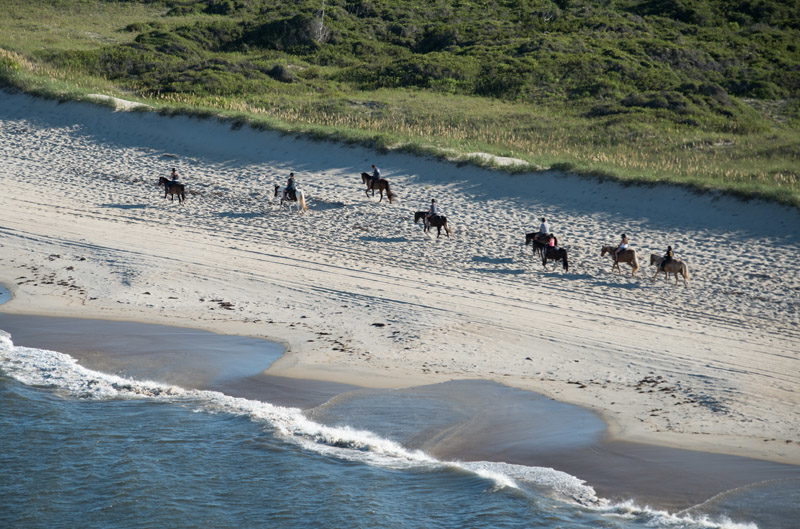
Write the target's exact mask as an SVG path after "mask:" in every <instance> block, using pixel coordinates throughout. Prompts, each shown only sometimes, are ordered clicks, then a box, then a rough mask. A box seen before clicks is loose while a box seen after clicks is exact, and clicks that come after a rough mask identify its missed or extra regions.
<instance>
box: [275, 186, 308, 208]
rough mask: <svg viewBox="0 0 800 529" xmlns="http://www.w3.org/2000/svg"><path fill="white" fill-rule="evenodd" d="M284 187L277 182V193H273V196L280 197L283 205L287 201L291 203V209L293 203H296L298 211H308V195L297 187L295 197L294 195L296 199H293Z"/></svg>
mask: <svg viewBox="0 0 800 529" xmlns="http://www.w3.org/2000/svg"><path fill="white" fill-rule="evenodd" d="M284 189H285V188H284V187H282V186H280V185H278V184H275V194H274V195H273V198H278V197H280V199H281V202H280V204H281V206H283V204H284V202H285V203H287V204H288V205H289V209H292V203H294V204H295V206H296V207H297V211H298V212H299V211H306V210H307V209H308V205H307V204H306V195H305V193H303V192H302V191H301V190H300V189H299V188H295V190H294V194H295V197H294V199H292V197H290V196H287V194H286V193H285V192H284Z"/></svg>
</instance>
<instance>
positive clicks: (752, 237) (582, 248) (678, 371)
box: [0, 93, 800, 464]
mask: <svg viewBox="0 0 800 529" xmlns="http://www.w3.org/2000/svg"><path fill="white" fill-rule="evenodd" d="M0 131H1V132H2V133H1V134H0V156H2V160H3V162H2V164H0V183H1V184H2V191H3V192H2V194H0V282H2V283H3V284H5V285H7V286H8V287H9V288H10V289H11V290H12V293H13V296H14V297H13V300H11V301H10V302H9V303H7V304H5V305H4V306H3V311H4V312H8V313H16V314H35V315H49V316H69V317H79V318H100V319H107V320H120V321H137V322H145V323H158V324H174V325H180V326H185V327H191V328H197V329H204V330H211V331H215V332H220V333H226V334H237V335H243V336H252V337H261V338H268V339H271V340H275V341H279V342H281V343H283V344H285V346H286V347H287V352H286V354H284V356H282V357H281V358H280V360H278V361H276V362H275V363H273V364H272V365H271V366H270V367H269V369H268V370H267V374H270V375H274V376H280V377H293V378H299V379H317V380H322V381H328V382H339V383H345V384H355V385H358V386H363V387H372V388H400V387H409V386H420V385H425V384H434V383H439V382H444V381H448V380H461V379H483V380H491V381H496V382H501V383H502V384H505V385H509V386H512V387H516V388H521V389H527V390H533V391H536V392H539V393H542V394H544V395H547V396H549V397H551V398H553V399H556V400H558V401H562V402H566V403H571V404H577V405H580V406H584V407H587V408H590V409H592V410H594V411H595V412H597V413H598V414H600V416H602V417H603V419H604V420H605V421H606V422H607V423H608V425H609V428H610V430H609V431H610V436H611V439H610V440H611V441H615V442H636V443H648V444H654V445H660V446H669V447H674V448H682V449H692V450H704V451H711V452H717V453H720V454H728V455H734V456H746V457H752V458H760V459H766V460H770V461H775V462H782V463H791V464H800V432H798V429H799V428H800V426H799V425H800V420H798V419H800V412H798V410H799V409H800V407H799V406H798V404H800V397H799V396H798V395H799V394H800V393H798V389H800V384H799V382H800V374H799V373H800V369H798V366H799V363H798V359H799V358H800V328H798V319H799V318H798V305H799V304H800V275H799V274H798V273H797V269H796V262H797V259H798V257H800V236H799V235H798V228H800V212H797V211H795V210H790V209H787V208H784V207H781V206H776V205H771V204H765V203H760V202H756V201H751V202H743V201H739V200H736V199H732V198H727V197H722V196H716V195H714V194H705V195H697V194H692V193H689V192H687V191H684V190H681V189H678V188H673V187H623V186H619V185H616V184H612V183H608V182H597V181H590V180H585V179H579V178H576V177H571V176H568V175H563V174H557V173H539V174H534V175H518V176H509V175H505V174H502V173H498V172H493V171H488V170H483V169H479V168H474V167H469V166H458V165H457V164H452V163H446V162H441V161H435V160H431V159H423V158H416V157H413V156H410V155H406V154H399V153H387V154H378V153H374V152H370V151H368V150H365V149H362V148H358V147H351V146H342V145H335V144H330V143H324V142H312V141H308V140H303V139H297V138H293V137H290V136H284V135H279V134H275V133H266V132H258V131H253V130H249V129H246V128H242V129H236V130H232V129H231V127H230V126H229V125H227V124H225V123H221V122H218V121H216V120H196V119H191V118H167V117H162V116H158V115H156V114H152V113H143V112H122V111H120V112H113V111H111V110H110V109H108V108H105V107H95V106H92V105H88V104H75V103H63V104H59V103H58V102H55V101H43V100H37V99H33V98H30V97H27V96H21V95H10V94H6V93H4V94H2V96H0ZM372 163H375V164H376V165H378V166H379V167H380V168H381V170H382V172H383V174H384V176H385V177H386V178H388V179H389V181H390V182H391V185H392V190H393V191H394V192H395V193H396V194H397V200H396V201H395V203H394V204H391V205H390V204H387V203H386V202H385V201H384V202H383V203H379V202H378V200H377V198H375V199H372V198H369V197H366V196H365V193H364V189H363V184H362V183H361V180H360V178H359V177H358V175H359V174H360V172H361V171H366V170H368V168H369V166H370V164H372ZM172 167H176V168H177V169H178V171H179V172H180V173H181V175H182V181H183V182H184V183H185V185H186V187H187V195H188V196H187V200H186V202H185V203H184V204H178V202H177V201H170V200H169V199H167V200H165V199H164V198H162V197H163V191H161V190H160V189H159V188H158V187H156V185H155V184H156V181H157V179H158V177H159V176H167V175H168V173H169V170H170V168H172ZM290 171H294V172H295V173H296V175H297V179H298V185H299V187H300V188H301V189H302V190H303V191H304V192H305V194H306V196H307V197H308V198H309V204H310V209H309V211H307V212H306V213H303V214H299V213H297V212H294V211H291V212H290V211H287V210H286V209H282V208H280V207H279V206H278V205H277V204H276V203H275V201H274V199H273V197H272V186H273V185H274V184H276V183H283V182H285V179H286V177H287V176H288V173H289V172H290ZM431 198H436V199H437V201H438V202H439V203H440V205H441V209H442V211H443V213H444V214H445V215H447V217H448V219H450V220H451V221H452V224H453V226H454V232H455V233H454V236H453V237H452V238H450V239H448V238H445V237H444V236H442V238H440V239H436V238H435V235H434V236H433V237H430V236H428V235H426V234H424V233H422V230H421V227H420V226H417V225H415V224H414V223H413V218H412V215H413V212H414V211H416V210H421V209H424V208H425V206H426V204H427V203H428V202H429V201H430V199H431ZM541 216H546V217H547V218H548V220H549V222H550V224H551V226H552V228H553V231H554V232H555V233H556V234H557V235H558V237H559V241H560V243H561V244H562V245H563V246H564V247H565V248H567V249H568V252H569V255H570V270H569V272H563V271H562V270H561V268H560V267H559V268H554V266H553V265H551V266H550V268H549V269H548V270H543V268H542V265H541V262H536V260H534V259H532V257H531V253H530V249H529V248H525V247H524V246H523V244H522V243H523V241H524V234H525V233H526V232H529V231H533V230H534V228H535V227H536V226H537V225H538V218H539V217H541ZM622 232H625V233H627V234H628V235H629V236H630V237H631V239H632V243H633V246H634V247H635V248H636V249H637V251H638V252H639V254H640V255H641V256H643V268H642V270H641V271H640V272H639V274H638V275H637V276H636V277H631V276H630V274H629V269H628V268H627V267H624V268H623V271H624V272H625V273H624V274H623V275H620V274H616V273H612V271H611V262H610V261H609V260H608V259H607V258H605V259H604V258H601V257H600V247H601V246H602V245H604V244H614V243H615V242H616V241H617V240H618V238H619V234H620V233H622ZM668 244H671V245H672V246H673V247H674V248H675V251H676V254H677V256H678V257H679V258H680V259H683V260H685V261H686V262H687V263H688V266H689V270H690V273H691V280H690V283H689V287H688V288H685V287H683V286H682V285H678V286H676V285H675V284H674V282H673V281H664V280H663V279H660V280H659V281H657V282H655V283H654V282H653V281H651V277H652V275H653V272H654V269H653V268H652V267H648V266H647V263H648V257H649V255H650V253H659V254H660V253H663V251H664V249H665V248H666V246H667V245H668Z"/></svg>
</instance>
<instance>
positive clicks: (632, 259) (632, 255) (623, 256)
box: [600, 246, 639, 276]
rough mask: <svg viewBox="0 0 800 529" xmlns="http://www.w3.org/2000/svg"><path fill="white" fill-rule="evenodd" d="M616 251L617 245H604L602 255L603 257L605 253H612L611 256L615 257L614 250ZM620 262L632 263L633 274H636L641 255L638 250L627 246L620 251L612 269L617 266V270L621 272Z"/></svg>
mask: <svg viewBox="0 0 800 529" xmlns="http://www.w3.org/2000/svg"><path fill="white" fill-rule="evenodd" d="M616 251H617V247H616V246H603V249H602V250H601V251H600V257H603V256H604V255H605V254H610V255H611V258H612V259H614V252H616ZM620 263H628V264H629V265H631V268H632V270H631V275H632V276H633V275H635V274H636V271H637V270H639V257H638V256H637V255H636V250H632V249H630V248H627V249H625V250H622V251H621V252H619V255H618V256H617V258H616V259H614V266H612V267H611V270H612V271H613V270H614V269H615V268H616V269H617V272H619V273H620V274H621V273H622V270H621V269H620V267H619V264H620Z"/></svg>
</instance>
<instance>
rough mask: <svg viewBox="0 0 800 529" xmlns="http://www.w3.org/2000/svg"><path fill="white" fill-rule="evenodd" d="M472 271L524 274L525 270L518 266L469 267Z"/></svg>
mask: <svg viewBox="0 0 800 529" xmlns="http://www.w3.org/2000/svg"><path fill="white" fill-rule="evenodd" d="M470 270H471V271H473V272H481V273H483V274H505V275H521V274H524V273H525V272H526V271H525V270H522V269H520V268H514V269H512V270H507V269H502V268H470Z"/></svg>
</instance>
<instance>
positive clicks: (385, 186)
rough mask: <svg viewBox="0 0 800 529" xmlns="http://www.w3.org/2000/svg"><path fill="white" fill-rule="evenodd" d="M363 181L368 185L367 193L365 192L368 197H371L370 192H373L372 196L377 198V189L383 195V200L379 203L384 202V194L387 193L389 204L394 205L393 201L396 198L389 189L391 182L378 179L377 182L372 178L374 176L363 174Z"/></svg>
mask: <svg viewBox="0 0 800 529" xmlns="http://www.w3.org/2000/svg"><path fill="white" fill-rule="evenodd" d="M361 181H362V182H364V183H365V184H366V185H367V189H366V191H364V192H365V193H366V194H367V196H369V192H370V191H372V196H373V197H374V196H375V190H376V189H377V190H378V191H379V192H380V194H381V199H380V200H378V202H382V201H383V192H384V191H386V198H388V199H389V204H391V203H392V199H393V198H394V193H392V191H391V189H389V181H388V180H386V179H385V178H378V179H377V180H375V179H373V178H372V175H370V174H369V173H361Z"/></svg>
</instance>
